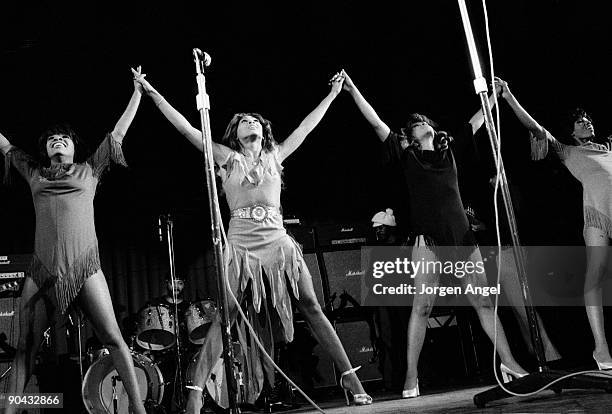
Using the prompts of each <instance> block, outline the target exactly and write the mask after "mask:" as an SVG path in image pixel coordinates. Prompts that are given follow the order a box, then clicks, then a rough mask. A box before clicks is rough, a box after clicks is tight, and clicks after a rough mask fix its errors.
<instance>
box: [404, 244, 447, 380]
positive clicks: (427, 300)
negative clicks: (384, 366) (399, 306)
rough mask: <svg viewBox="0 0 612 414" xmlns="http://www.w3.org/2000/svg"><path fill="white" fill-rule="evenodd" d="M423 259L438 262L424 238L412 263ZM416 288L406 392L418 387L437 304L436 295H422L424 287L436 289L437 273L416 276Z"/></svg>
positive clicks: (407, 362)
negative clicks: (426, 341)
mask: <svg viewBox="0 0 612 414" xmlns="http://www.w3.org/2000/svg"><path fill="white" fill-rule="evenodd" d="M421 259H425V260H436V256H435V254H434V253H433V252H432V251H431V250H429V249H428V248H427V247H426V245H425V241H424V240H423V236H419V237H418V238H417V240H416V243H415V246H414V249H413V251H412V261H413V262H417V261H420V260H421ZM413 280H414V286H415V288H416V294H415V295H414V297H413V298H414V299H413V302H412V312H411V313H410V320H409V321H408V334H407V342H408V343H407V349H406V379H405V380H404V390H409V389H413V388H415V387H416V386H417V378H418V374H419V373H418V365H419V356H420V355H421V349H423V341H424V340H425V333H426V331H427V320H428V319H429V315H430V314H431V310H432V309H433V306H434V302H435V298H436V296H435V295H428V294H421V293H420V292H421V289H422V287H423V286H426V287H435V286H438V283H439V275H437V274H435V273H433V274H432V273H426V272H418V273H417V274H415V275H414V279H413Z"/></svg>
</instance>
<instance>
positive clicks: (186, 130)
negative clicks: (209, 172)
mask: <svg viewBox="0 0 612 414" xmlns="http://www.w3.org/2000/svg"><path fill="white" fill-rule="evenodd" d="M139 82H140V84H141V85H142V88H143V90H144V92H145V93H146V94H147V95H148V96H149V97H150V98H151V99H152V100H153V102H154V103H155V105H156V106H157V108H158V109H159V110H160V111H161V113H162V114H163V115H164V116H165V117H166V119H167V120H168V121H170V123H171V124H172V125H174V127H175V128H176V129H177V131H178V132H180V133H181V134H182V135H183V136H184V137H185V138H187V140H188V141H189V142H191V143H192V144H193V145H194V146H195V147H196V148H197V149H198V150H200V151H201V152H204V146H203V144H202V132H200V130H199V129H196V128H194V127H193V126H192V125H191V124H190V123H189V121H188V120H187V118H185V117H184V116H183V115H182V114H181V113H180V112H179V111H177V110H176V109H175V108H174V107H173V106H172V105H170V104H169V103H168V101H166V99H165V98H164V97H163V96H162V95H161V94H160V93H159V92H158V91H157V90H156V89H155V88H154V87H153V86H151V84H150V83H149V82H148V81H147V80H145V79H144V78H141V79H139ZM212 150H213V158H214V160H215V162H216V163H218V164H219V163H221V162H223V161H225V160H226V159H227V157H228V155H229V153H230V152H231V149H229V148H228V147H226V146H225V145H221V144H218V143H216V142H213V143H212Z"/></svg>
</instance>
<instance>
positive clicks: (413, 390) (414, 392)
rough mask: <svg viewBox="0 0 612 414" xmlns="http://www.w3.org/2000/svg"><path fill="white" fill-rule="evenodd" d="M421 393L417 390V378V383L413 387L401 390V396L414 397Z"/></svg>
mask: <svg viewBox="0 0 612 414" xmlns="http://www.w3.org/2000/svg"><path fill="white" fill-rule="evenodd" d="M419 395H421V392H420V391H419V380H418V379H417V385H416V387H414V388H409V389H407V390H404V391H402V398H416V397H418V396H419Z"/></svg>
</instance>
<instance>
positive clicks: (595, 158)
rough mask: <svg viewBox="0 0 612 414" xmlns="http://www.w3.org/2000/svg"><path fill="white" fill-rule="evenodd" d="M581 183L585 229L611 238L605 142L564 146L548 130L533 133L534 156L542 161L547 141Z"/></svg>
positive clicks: (610, 156) (609, 162)
mask: <svg viewBox="0 0 612 414" xmlns="http://www.w3.org/2000/svg"><path fill="white" fill-rule="evenodd" d="M549 142H550V143H551V144H552V147H553V149H554V150H555V152H556V153H557V155H558V156H559V158H560V159H561V161H562V162H563V164H564V165H565V166H566V167H567V169H568V170H569V172H570V173H571V174H572V175H573V176H574V177H575V178H576V179H577V180H578V181H580V183H581V184H582V190H583V191H582V194H583V196H582V198H583V211H584V229H586V228H587V227H595V228H598V229H600V230H602V231H603V232H604V233H605V234H606V235H607V236H608V237H609V238H612V153H611V152H610V151H608V150H607V148H606V147H605V146H604V145H600V144H595V143H593V142H586V143H584V144H582V145H575V146H574V145H565V144H562V143H561V142H559V141H557V139H555V137H553V136H552V135H551V134H550V133H549V132H548V131H546V130H544V132H543V133H542V134H531V157H532V159H534V160H541V159H543V158H544V157H546V154H547V153H548V143H549Z"/></svg>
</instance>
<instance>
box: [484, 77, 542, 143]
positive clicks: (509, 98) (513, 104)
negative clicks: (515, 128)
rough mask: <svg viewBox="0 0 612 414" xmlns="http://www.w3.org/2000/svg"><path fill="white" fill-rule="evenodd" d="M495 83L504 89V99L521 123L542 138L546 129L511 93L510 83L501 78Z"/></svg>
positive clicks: (496, 79)
mask: <svg viewBox="0 0 612 414" xmlns="http://www.w3.org/2000/svg"><path fill="white" fill-rule="evenodd" d="M495 83H496V84H499V85H500V86H501V88H502V91H501V92H502V98H504V100H505V101H506V102H508V105H510V108H512V110H513V111H514V114H515V115H516V117H517V118H518V119H519V121H520V122H521V123H522V124H523V125H524V126H525V128H527V129H528V130H529V131H531V132H532V133H533V134H534V135H536V136H540V135H542V134H543V133H544V127H542V126H541V125H540V124H538V122H537V121H536V120H535V119H533V118H532V117H531V115H529V113H528V112H527V111H526V110H525V108H523V107H522V106H521V104H520V103H519V102H518V101H517V100H516V98H515V97H514V95H513V94H512V92H510V88H509V87H508V82H505V81H503V80H502V79H500V78H495Z"/></svg>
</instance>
